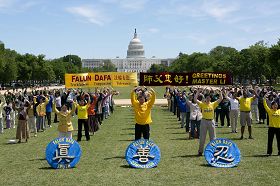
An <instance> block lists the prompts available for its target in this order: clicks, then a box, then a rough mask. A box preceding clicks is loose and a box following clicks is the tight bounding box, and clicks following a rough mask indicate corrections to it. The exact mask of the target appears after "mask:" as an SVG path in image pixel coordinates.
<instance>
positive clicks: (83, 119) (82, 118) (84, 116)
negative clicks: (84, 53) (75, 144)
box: [75, 93, 90, 141]
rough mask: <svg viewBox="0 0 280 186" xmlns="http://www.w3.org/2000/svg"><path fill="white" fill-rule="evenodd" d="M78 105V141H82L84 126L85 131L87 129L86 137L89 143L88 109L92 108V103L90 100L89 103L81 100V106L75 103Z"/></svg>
mask: <svg viewBox="0 0 280 186" xmlns="http://www.w3.org/2000/svg"><path fill="white" fill-rule="evenodd" d="M85 95H86V96H87V97H89V95H88V94H87V93H86V94H85ZM75 104H76V105H77V115H78V139H77V141H81V139H82V128H83V125H84V129H85V136H86V140H87V141H89V140H90V136H89V126H88V111H87V110H88V108H89V106H90V101H89V100H88V103H87V101H86V100H84V99H81V100H80V101H79V104H77V103H75Z"/></svg>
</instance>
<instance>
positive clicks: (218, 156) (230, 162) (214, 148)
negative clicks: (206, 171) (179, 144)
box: [204, 138, 241, 168]
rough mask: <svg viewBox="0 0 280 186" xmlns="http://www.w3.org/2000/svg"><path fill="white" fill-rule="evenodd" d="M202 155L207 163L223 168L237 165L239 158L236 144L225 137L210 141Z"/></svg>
mask: <svg viewBox="0 0 280 186" xmlns="http://www.w3.org/2000/svg"><path fill="white" fill-rule="evenodd" d="M204 157H205V159H206V161H207V162H208V164H209V165H211V166H213V167H223V168H230V167H234V166H237V165H238V164H239V162H240V159H241V155H240V151H239V149H238V147H237V145H236V144H235V143H234V142H233V141H231V140H229V139H225V138H217V139H214V140H212V141H210V142H209V143H208V145H207V146H206V148H205V150H204Z"/></svg>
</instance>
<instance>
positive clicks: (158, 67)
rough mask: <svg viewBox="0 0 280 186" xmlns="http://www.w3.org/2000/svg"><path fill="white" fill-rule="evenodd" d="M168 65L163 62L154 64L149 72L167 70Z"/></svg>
mask: <svg viewBox="0 0 280 186" xmlns="http://www.w3.org/2000/svg"><path fill="white" fill-rule="evenodd" d="M166 71H168V67H167V66H165V65H163V64H152V65H151V67H150V69H149V70H148V72H152V73H157V72H166Z"/></svg>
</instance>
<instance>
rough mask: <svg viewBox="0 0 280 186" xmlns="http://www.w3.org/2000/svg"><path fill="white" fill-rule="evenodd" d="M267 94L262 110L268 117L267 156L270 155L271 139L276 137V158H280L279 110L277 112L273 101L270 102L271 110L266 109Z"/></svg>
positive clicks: (276, 105) (275, 103) (276, 106)
mask: <svg viewBox="0 0 280 186" xmlns="http://www.w3.org/2000/svg"><path fill="white" fill-rule="evenodd" d="M268 94H269V93H267V94H266V95H265V96H264V99H263V105H264V108H265V110H266V112H267V114H268V116H269V126H268V140H267V141H268V142H267V155H269V156H271V154H272V145H273V138H274V135H276V139H277V147H278V156H280V109H278V110H277V108H278V104H277V102H275V101H273V102H271V108H269V107H268V105H267V103H266V98H267V97H268Z"/></svg>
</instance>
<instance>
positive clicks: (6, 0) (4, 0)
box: [0, 0, 14, 9]
mask: <svg viewBox="0 0 280 186" xmlns="http://www.w3.org/2000/svg"><path fill="white" fill-rule="evenodd" d="M13 3H14V1H13V0H0V9H1V8H7V7H10V6H11V5H12V4H13Z"/></svg>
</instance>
